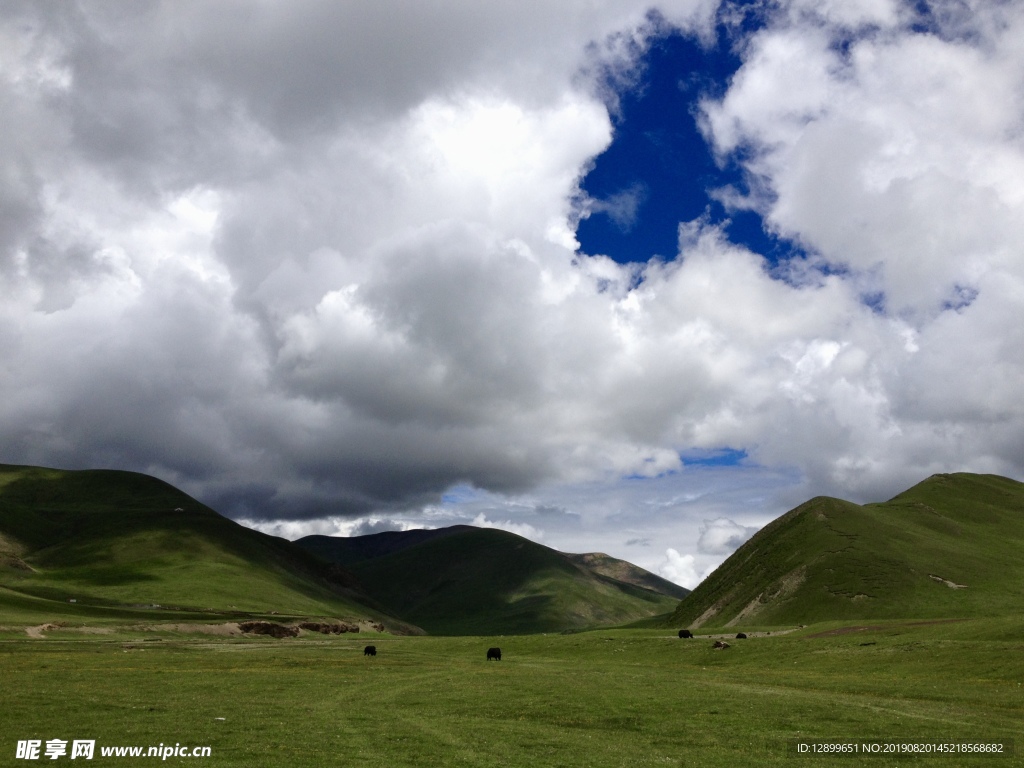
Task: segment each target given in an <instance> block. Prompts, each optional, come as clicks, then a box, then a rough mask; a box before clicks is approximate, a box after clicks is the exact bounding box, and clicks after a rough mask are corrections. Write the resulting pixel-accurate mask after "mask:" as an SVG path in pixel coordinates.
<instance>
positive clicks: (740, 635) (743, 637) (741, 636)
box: [736, 632, 747, 640]
mask: <svg viewBox="0 0 1024 768" xmlns="http://www.w3.org/2000/svg"><path fill="white" fill-rule="evenodd" d="M736 639H737V640H746V639H747V635H746V633H745V632H738V633H737V634H736Z"/></svg>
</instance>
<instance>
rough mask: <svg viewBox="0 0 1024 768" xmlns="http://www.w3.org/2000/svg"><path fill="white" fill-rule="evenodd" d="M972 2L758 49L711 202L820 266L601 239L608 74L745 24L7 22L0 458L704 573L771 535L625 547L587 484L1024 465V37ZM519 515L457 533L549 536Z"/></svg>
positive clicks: (325, 16)
mask: <svg viewBox="0 0 1024 768" xmlns="http://www.w3.org/2000/svg"><path fill="white" fill-rule="evenodd" d="M960 5H962V4H955V5H954V4H950V5H949V6H948V7H947V6H946V5H944V4H942V3H939V4H935V10H934V12H933V13H932V14H931V15H930V16H928V17H921V16H920V15H916V16H915V15H914V13H915V12H912V11H911V10H910V8H909V6H907V5H904V4H900V3H895V2H891V3H890V2H882V1H881V0H880V1H879V2H876V3H872V4H866V3H865V4H858V5H857V8H856V9H854V8H853V7H851V6H850V5H849V4H845V3H834V4H821V3H803V2H792V3H789V4H787V5H785V7H783V8H781V9H779V10H777V11H775V12H774V13H773V14H772V15H771V16H770V17H768V18H767V20H766V22H765V23H764V25H763V26H762V27H761V28H760V29H758V30H757V31H754V32H750V33H747V34H745V35H740V36H738V37H737V39H736V45H737V46H738V48H739V50H740V52H741V55H742V60H743V62H744V63H743V66H742V68H741V69H740V70H739V72H738V73H737V74H736V76H735V77H734V79H733V80H732V82H731V83H730V84H729V86H728V88H727V89H726V90H725V91H724V95H723V96H721V97H720V98H716V99H710V98H709V99H708V100H706V101H704V102H703V103H702V104H701V109H700V115H699V118H700V121H701V125H702V127H703V130H704V132H705V135H706V138H707V140H708V142H709V144H710V145H711V146H712V147H713V148H714V150H715V151H716V152H717V153H719V154H720V156H721V157H722V158H723V162H724V161H726V160H729V161H731V162H740V163H741V164H742V166H743V168H744V169H745V171H746V172H747V174H748V177H749V180H750V185H749V187H750V189H749V191H746V192H744V193H742V194H741V193H740V192H739V191H737V190H735V189H729V188H723V189H719V190H717V191H716V193H715V194H716V195H718V196H720V199H722V200H723V201H726V202H727V204H728V205H730V206H734V207H735V208H736V209H737V210H739V209H746V208H750V209H754V210H756V211H758V212H759V213H760V214H761V215H763V216H764V218H765V220H766V222H767V223H768V225H769V226H770V227H771V228H773V230H774V231H775V232H776V233H777V234H779V235H781V236H783V237H786V238H788V239H790V240H792V241H794V242H796V243H798V244H799V245H800V246H801V247H802V248H803V250H804V251H805V252H806V254H807V256H806V258H801V259H797V260H793V261H790V262H788V263H783V264H771V263H769V262H768V261H766V260H765V258H764V257H763V256H761V255H759V254H756V253H752V252H750V251H748V250H745V249H743V248H741V247H738V246H735V245H734V244H732V243H730V242H729V241H728V240H727V238H726V237H725V236H724V235H723V233H722V232H721V231H720V230H719V229H718V228H716V227H714V226H712V225H710V224H709V223H708V222H707V221H702V220H697V221H693V222H680V253H679V257H678V258H677V259H676V260H674V261H670V262H665V263H663V262H657V261H653V262H651V263H647V264H633V265H622V264H617V263H615V262H613V261H611V260H610V259H609V258H607V257H605V256H602V255H601V254H578V253H576V252H575V251H576V243H575V239H574V227H575V222H576V220H577V217H578V216H579V215H581V213H582V212H581V210H580V209H579V207H578V206H579V197H578V184H579V181H580V179H581V178H582V175H583V174H584V173H585V172H586V170H587V168H588V166H589V164H590V163H591V162H593V159H594V158H595V157H596V156H597V155H598V154H599V153H600V152H601V151H602V150H603V149H604V148H605V147H607V146H608V144H609V142H610V141H611V140H612V137H613V124H614V123H613V115H611V114H610V112H609V108H610V107H609V105H611V108H614V102H613V101H610V100H609V98H608V97H609V94H610V91H609V90H608V89H609V87H610V86H609V84H610V83H611V84H618V86H619V87H623V86H624V84H627V85H628V84H629V83H630V82H632V80H631V78H632V77H634V76H635V73H636V67H637V66H639V65H640V63H641V62H642V55H643V51H644V47H645V45H646V44H647V41H648V40H649V38H650V36H651V35H652V34H653V35H656V34H663V33H664V32H665V29H666V28H667V27H674V28H677V29H681V30H683V31H684V32H685V33H687V34H693V35H696V36H703V37H704V38H707V36H708V35H709V34H710V30H711V29H712V25H713V19H714V18H715V16H714V15H715V13H716V12H718V13H719V16H718V18H719V20H727V19H728V18H729V13H728V12H729V10H730V8H723V9H716V7H715V6H714V4H712V3H709V2H697V1H696V0H695V1H694V2H679V3H674V4H665V5H664V6H663V7H661V8H660V11H661V14H662V15H661V17H660V18H658V17H651V16H647V15H645V11H646V8H645V6H644V5H642V4H639V3H637V4H633V3H624V2H607V3H600V2H599V3H594V2H582V1H581V2H565V3H556V4H551V3H535V4H523V3H487V4H483V5H481V4H472V3H462V2H448V3H442V4H439V5H432V6H431V10H430V11H429V12H428V11H427V10H425V7H424V8H423V9H421V8H420V7H419V6H416V5H415V4H414V5H408V4H386V3H381V4H373V5H360V4H348V3H342V4H338V3H330V2H312V1H309V2H288V3H276V2H268V3H260V4H252V3H230V2H226V3H217V4H210V3H202V2H180V3H173V4H138V3H113V4H111V3H89V2H86V3H81V4H77V5H73V4H70V3H68V4H37V3H27V2H26V3H22V4H20V5H19V4H13V5H11V4H8V5H7V6H5V10H4V11H3V15H2V17H0V111H2V113H3V114H4V116H5V118H4V120H3V121H2V124H0V297H2V301H0V391H2V394H3V397H2V398H0V434H3V436H4V451H3V456H2V459H3V460H4V461H7V462H12V463H13V462H19V463H20V462H24V463H38V464H45V465H57V466H65V467H84V466H116V467H123V468H131V469H138V470H142V471H148V472H152V473H155V474H157V475H159V476H161V477H164V478H166V479H167V480H169V481H171V482H175V483H178V484H180V485H181V486H183V487H185V488H186V489H188V490H190V491H192V492H193V493H196V494H198V495H199V496H200V497H202V498H203V499H204V500H206V501H208V502H209V503H211V504H213V505H214V506H216V507H217V508H218V509H220V510H222V511H223V512H225V513H228V514H232V515H234V516H237V517H243V518H246V519H249V520H251V521H259V520H263V521H273V520H294V519H299V520H301V519H307V520H323V519H326V518H329V517H331V516H334V517H336V518H338V519H339V520H342V519H355V518H360V519H364V520H369V519H370V518H369V517H368V516H370V515H377V516H378V517H377V518H375V519H386V518H388V516H389V515H391V516H396V515H412V516H413V517H415V516H416V515H419V516H420V517H421V518H422V519H424V520H428V519H429V515H428V514H427V512H428V511H429V509H431V508H434V507H436V505H437V504H439V503H440V502H441V498H442V495H443V494H444V493H445V492H446V491H448V490H450V489H451V488H453V487H472V488H476V489H479V490H481V491H486V492H489V493H492V494H495V497H494V498H497V499H500V498H504V499H510V500H516V499H524V498H528V497H530V495H531V494H534V495H536V494H541V495H544V494H546V496H544V498H547V499H556V500H558V504H559V505H560V506H559V508H560V509H563V510H568V511H569V512H573V511H576V513H577V515H579V514H581V513H580V512H579V510H575V509H574V506H578V507H579V508H580V509H587V510H590V512H588V513H587V514H590V515H591V517H590V518H589V519H590V520H592V521H601V523H600V525H598V523H597V522H593V524H592V525H591V526H590V530H591V533H592V534H593V537H596V538H595V539H594V540H597V539H600V540H601V541H606V542H609V543H610V544H611V545H613V546H609V547H608V548H609V549H613V548H614V546H619V547H620V548H624V549H622V551H625V549H628V548H627V547H626V543H625V542H626V541H627V539H632V540H636V541H639V540H642V539H643V538H644V537H645V536H646V537H648V538H651V537H652V536H653V538H654V539H655V540H657V541H658V542H659V546H660V547H661V549H660V550H659V551H662V552H663V551H664V550H665V549H666V548H667V547H669V546H671V547H672V548H673V549H672V552H674V554H672V555H668V556H667V558H668V559H667V560H666V561H665V565H664V568H666V569H675V570H673V571H672V572H673V573H675V572H676V571H680V572H681V571H686V578H687V579H690V580H692V577H693V574H694V573H696V572H697V570H699V571H702V570H703V569H704V568H705V567H706V566H707V564H708V563H709V562H711V561H709V560H707V559H705V560H701V561H700V562H698V561H696V560H693V559H692V558H694V557H697V558H700V557H702V556H707V555H712V554H714V555H718V556H721V555H723V553H726V552H727V551H729V548H730V547H735V546H736V545H737V544H738V543H739V542H740V541H741V540H742V536H741V535H740V534H738V533H737V531H740V532H741V533H742V532H746V531H747V530H748V528H750V526H751V525H754V524H755V523H752V522H751V520H749V519H744V520H741V521H736V522H733V521H734V520H736V518H737V514H736V513H735V511H734V510H720V511H717V512H714V511H710V510H709V511H706V512H705V513H703V514H705V515H707V516H706V517H703V518H701V517H699V516H698V517H693V516H692V515H691V516H690V517H687V516H686V515H687V514H688V513H686V511H685V509H683V507H680V506H678V505H677V507H674V509H676V517H677V519H678V522H677V523H672V522H671V521H670V520H669V519H661V518H658V520H659V521H660V522H658V523H657V526H655V524H654V523H653V522H652V523H651V524H650V530H642V529H643V526H634V528H635V529H636V530H633V531H632V533H630V532H629V531H625V530H624V532H623V533H622V535H621V536H620V539H621V543H620V544H619V545H614V541H613V540H612V537H611V534H610V533H608V532H609V531H610V530H611V528H609V527H607V526H612V524H613V523H612V522H610V519H611V512H608V511H606V512H603V513H599V512H598V511H596V508H595V507H594V506H593V505H591V504H590V502H589V501H587V502H585V503H584V501H578V502H575V503H574V501H573V499H572V498H571V497H570V491H571V490H572V489H576V491H579V492H580V493H583V491H580V489H592V488H594V487H595V486H594V485H593V484H595V483H596V484H598V485H600V484H604V485H603V486H601V487H604V488H606V489H607V490H608V491H609V492H611V491H613V490H614V489H616V488H618V487H619V484H621V483H622V482H623V480H622V478H633V479H638V478H645V477H646V478H652V480H651V482H652V485H651V486H649V487H650V488H661V487H662V486H658V485H656V483H657V482H658V481H656V480H654V479H653V478H659V477H661V478H665V477H676V475H671V474H668V475H667V474H666V473H680V472H681V474H679V475H678V476H679V477H684V478H688V477H693V478H694V480H693V482H694V483H698V484H699V481H698V480H697V476H698V475H699V472H698V470H696V469H693V470H688V469H686V468H685V467H683V462H682V461H681V459H680V458H679V457H680V454H681V453H684V454H686V453H688V452H691V453H692V452H693V451H701V450H706V451H713V450H717V449H721V448H724V447H731V448H735V449H742V450H745V451H746V453H747V456H748V457H749V458H748V462H747V463H748V465H749V466H750V467H752V468H755V469H757V468H761V469H763V468H767V469H768V470H770V471H771V472H780V473H785V474H787V476H788V477H791V478H793V479H792V481H791V482H790V483H789V486H788V490H785V491H781V490H780V489H779V488H778V487H777V486H776V485H774V484H773V485H770V487H769V490H767V491H766V492H765V495H764V502H763V507H762V511H761V518H762V519H761V520H760V523H757V524H761V523H763V522H764V518H766V517H770V516H771V514H777V513H778V512H780V511H782V510H783V509H784V508H785V506H784V504H787V503H790V502H794V501H799V500H800V498H799V497H800V496H801V495H803V494H807V495H809V494H811V493H821V492H827V493H834V494H838V495H845V496H847V497H852V498H856V499H871V498H880V497H884V496H886V495H887V494H891V493H893V492H896V491H898V490H900V489H902V488H903V487H905V486H907V485H909V484H911V483H913V482H915V481H917V480H920V479H922V478H923V477H924V476H927V475H928V474H930V473H932V472H934V471H946V470H960V469H968V470H975V471H991V472H997V473H1001V474H1007V475H1011V476H1017V477H1021V476H1024V405H1022V402H1021V399H1020V397H1019V383H1020V382H1021V381H1022V380H1024V330H1022V326H1021V323H1020V318H1021V316H1022V315H1024V312H1022V310H1024V251H1022V250H1021V248H1020V245H1019V244H1020V243H1021V242H1022V241H1024V181H1022V179H1024V146H1022V143H1021V136H1022V135H1024V130H1022V129H1024V120H1022V118H1021V115H1024V109H1022V104H1021V99H1022V98H1024V97H1022V94H1024V74H1022V73H1024V66H1022V64H1024V43H1022V42H1021V41H1024V11H1021V10H1020V9H1019V8H1017V7H1016V6H1014V5H1012V4H983V5H979V6H978V7H977V8H974V9H973V11H972V12H971V13H969V14H960V13H956V12H954V11H955V7H959V6H960ZM795 84H799V87H794V86H795ZM680 119H684V118H683V117H681V118H680ZM685 119H690V118H689V117H686V118H685ZM624 200H625V199H624ZM574 201H576V202H574ZM621 202H623V201H620V203H621ZM626 202H628V201H626ZM634 202H635V201H634ZM612 203H613V201H609V202H608V203H607V204H608V205H612ZM616 205H619V204H618V203H616ZM626 207H628V206H626ZM619 208H622V209H623V211H625V208H624V207H623V206H622V205H619ZM616 210H618V209H616ZM626 213H628V211H625V213H623V214H622V215H623V216H624V217H625V216H626ZM633 214H635V211H633ZM623 221H624V222H625V221H627V219H626V218H624V219H623ZM631 222H632V219H629V221H628V222H627V223H631ZM761 469H757V471H761ZM737 471H739V470H737ZM751 471H753V470H751ZM688 472H689V473H691V474H687V473H688ZM673 482H675V481H673ZM665 487H666V488H667V486H665ZM677 492H678V488H673V490H672V493H677ZM755 495H756V494H755ZM584 496H586V493H584V494H583V496H580V497H577V498H578V499H583V497H584ZM588 498H589V497H588ZM495 504H497V506H495V507H488V509H487V510H484V509H483V508H480V509H477V508H475V507H474V508H472V509H470V508H469V507H467V512H466V515H468V516H467V517H466V519H467V521H468V520H471V519H472V518H474V517H476V516H477V515H485V514H486V516H482V517H480V519H481V520H501V521H502V525H506V526H516V525H527V526H532V528H531V530H533V531H535V532H537V535H538V536H543V535H544V533H543V531H544V525H542V524H540V523H538V518H537V517H535V516H531V515H532V513H531V514H530V515H525V516H524V517H523V518H522V519H516V518H513V517H508V516H505V513H503V512H502V511H501V509H500V507H501V504H499V503H497V502H495ZM470 506H472V505H470ZM535 506H536V507H543V506H544V502H543V499H541V500H540V501H539V502H538V504H537V505H535ZM488 510H489V511H488ZM360 516H362V517H360ZM563 517H564V515H563ZM719 518H722V520H724V521H725V522H722V520H719ZM574 519H575V518H574ZM651 519H652V520H653V519H654V518H651ZM702 519H703V520H706V521H709V522H708V526H709V527H708V528H707V529H706V530H705V534H704V535H700V533H699V531H700V529H699V524H700V520H702ZM506 521H507V522H506ZM710 521H714V522H710ZM726 523H728V524H730V525H732V526H733V527H732V528H729V527H728V525H726ZM266 524H267V525H270V524H271V523H266ZM548 525H551V526H552V530H555V529H557V526H555V525H554V524H550V523H549V524H548ZM587 525H588V524H586V523H585V522H584V524H583V525H582V528H581V529H580V530H581V531H583V530H585V529H587ZM602 526H604V527H602ZM673 526H675V527H673ZM321 527H322V525H321ZM599 528H600V536H598V533H597V531H598V529H599ZM310 530H312V529H310ZM523 530H526V529H523ZM564 530H565V531H569V530H570V528H569V527H567V528H565V529H564ZM659 531H660V533H659ZM669 531H671V532H672V534H671V535H672V536H674V537H675V538H672V539H671V541H667V542H664V541H663V540H662V538H661V537H662V535H663V534H665V532H669ZM683 531H687V532H688V533H686V534H685V535H687V536H690V537H691V538H690V539H689V540H686V541H682V540H679V538H681V537H682V536H683V535H684V533H683ZM293 533H294V531H293ZM552 535H553V536H555V538H556V539H557V536H558V535H561V534H552ZM564 535H565V536H566V537H567V536H568V535H569V534H568V533H565V534H564ZM580 535H581V536H583V534H582V533H580ZM743 535H746V533H743ZM602 537H603V538H602ZM584 539H585V540H587V541H589V540H590V539H586V537H584V538H583V539H581V541H583V540H584ZM698 539H699V542H702V543H701V545H700V547H698ZM545 541H546V542H547V541H548V540H547V539H545ZM561 541H562V540H559V543H560V542H561ZM562 547H563V548H573V547H571V546H566V545H565V544H562ZM578 548H583V547H582V546H581V547H578ZM681 552H682V553H683V554H680V553H681ZM687 557H690V558H691V560H686V558H687ZM719 559H720V557H719ZM652 566H653V564H652ZM687 569H689V570H687ZM694 569H697V570H694ZM665 572H666V573H667V572H668V570H666V571H665ZM680 578H682V577H680Z"/></svg>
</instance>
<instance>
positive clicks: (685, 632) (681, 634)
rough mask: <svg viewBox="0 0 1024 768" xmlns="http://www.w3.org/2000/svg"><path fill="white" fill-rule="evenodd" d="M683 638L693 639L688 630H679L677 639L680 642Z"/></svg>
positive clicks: (691, 633)
mask: <svg viewBox="0 0 1024 768" xmlns="http://www.w3.org/2000/svg"><path fill="white" fill-rule="evenodd" d="M684 637H685V638H692V637H693V632H691V631H690V630H688V629H680V630H679V639H680V640H682V639H683V638H684Z"/></svg>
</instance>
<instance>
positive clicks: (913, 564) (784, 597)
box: [669, 473, 1024, 627]
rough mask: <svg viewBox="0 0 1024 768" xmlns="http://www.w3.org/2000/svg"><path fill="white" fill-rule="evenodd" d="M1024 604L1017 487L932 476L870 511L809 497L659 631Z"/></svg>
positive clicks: (961, 612)
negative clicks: (671, 628)
mask: <svg viewBox="0 0 1024 768" xmlns="http://www.w3.org/2000/svg"><path fill="white" fill-rule="evenodd" d="M1022 605H1024V484H1022V483H1019V482H1016V481H1014V480H1010V479H1007V478H1005V477H998V476H995V475H973V474H965V473H959V474H952V475H935V476H933V477H930V478H929V479H927V480H925V481H924V482H922V483H920V484H918V485H916V486H914V487H913V488H911V489H910V490H908V491H905V492H904V493H901V494H899V495H898V496H896V497H895V498H893V499H890V500H889V501H886V502H883V503H878V504H865V505H863V506H862V505H858V504H853V503H850V502H847V501H842V500H840V499H833V498H828V497H818V498H815V499H811V500H810V501H808V502H806V503H805V504H802V505H801V506H799V507H797V508H796V509H793V510H791V511H790V512H787V513H786V514H785V515H783V516H782V517H780V518H778V519H776V520H775V521H773V522H772V523H770V524H769V525H767V526H765V527H764V528H763V529H762V530H761V531H759V532H758V533H757V534H756V535H755V536H754V537H753V538H751V539H750V540H749V541H747V542H746V543H745V544H744V545H743V546H741V547H740V548H739V549H738V550H736V552H735V553H733V555H732V556H731V557H729V559H727V560H726V561H725V562H724V563H723V564H722V565H721V566H720V567H719V568H718V569H717V570H716V571H715V572H714V573H712V574H711V575H710V576H709V577H708V578H707V579H705V580H704V581H703V582H702V583H701V584H700V585H699V586H698V587H697V588H696V589H695V590H694V591H693V592H692V593H691V594H690V595H689V596H687V597H686V598H685V599H684V600H683V601H682V602H681V603H680V604H679V606H678V608H677V609H676V610H675V612H674V613H673V614H672V618H671V620H670V621H669V626H673V627H720V626H736V625H740V624H743V625H778V624H796V623H805V624H809V623H812V622H817V621H829V620H848V619H882V618H952V617H970V616H997V615H1001V614H1006V613H1012V612H1019V611H1020V608H1021V606H1022Z"/></svg>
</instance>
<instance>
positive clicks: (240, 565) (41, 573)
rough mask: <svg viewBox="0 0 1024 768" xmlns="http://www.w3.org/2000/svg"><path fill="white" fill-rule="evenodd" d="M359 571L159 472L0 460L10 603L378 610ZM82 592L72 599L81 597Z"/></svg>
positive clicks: (78, 609)
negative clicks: (237, 517) (231, 514)
mask: <svg viewBox="0 0 1024 768" xmlns="http://www.w3.org/2000/svg"><path fill="white" fill-rule="evenodd" d="M362 597H363V596H362V595H361V593H359V592H358V591H357V589H356V588H355V582H354V580H353V579H352V577H351V575H350V574H348V575H347V576H346V574H345V572H344V571H343V570H342V569H340V568H337V567H336V566H328V565H327V564H326V563H324V562H323V561H321V560H319V559H318V558H316V557H314V556H312V555H310V554H309V553H307V552H305V551H304V550H302V549H300V548H298V547H295V546H294V545H293V544H291V543H290V542H288V541H285V540H284V539H278V538H275V537H272V536H267V535H264V534H261V533H258V532H256V531H253V530H250V529H248V528H245V527H243V526H240V525H238V524H236V523H234V522H232V521H230V520H228V519H226V518H224V517H221V516H220V515H218V514H217V513H216V512H214V511H213V510H211V509H209V508H208V507H205V506H204V505H202V504H200V503H199V502H198V501H196V500H195V499H193V498H191V497H190V496H188V495H186V494H184V493H182V492H181V491H179V490H177V489H176V488H174V487H172V486H170V485H168V484H167V483H164V482H162V481H160V480H157V479H156V478H153V477H149V476H147V475H141V474H136V473H132V472H119V471H110V470H89V471H78V472H65V471H59V470H51V469H42V468H37V467H18V466H9V465H0V611H3V614H4V620H5V621H9V620H10V619H11V618H12V617H24V618H25V619H26V620H34V619H35V618H39V617H40V616H42V617H49V616H53V615H54V614H55V613H59V614H62V615H63V614H67V615H78V614H83V613H84V614H90V615H94V616H95V615H97V614H103V613H104V612H108V613H109V614H110V615H111V616H120V617H126V616H128V615H130V614H132V612H133V611H138V610H140V609H151V610H152V606H154V605H158V606H161V610H164V611H166V610H168V609H170V610H174V609H180V611H179V612H195V611H200V612H222V613H223V612H232V611H235V612H254V613H270V612H273V611H276V612H278V613H280V614H314V615H325V616H339V617H342V616H347V617H360V616H374V617H375V616H377V615H378V614H377V612H376V611H372V610H370V609H368V608H367V607H366V606H365V605H363V604H361V602H360V599H361V598H362ZM72 600H73V601H74V602H73V603H72V602H70V601H72Z"/></svg>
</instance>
